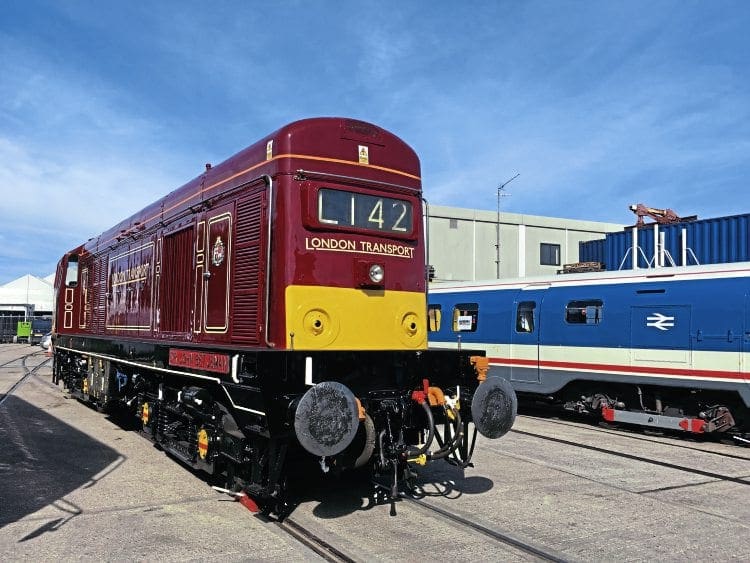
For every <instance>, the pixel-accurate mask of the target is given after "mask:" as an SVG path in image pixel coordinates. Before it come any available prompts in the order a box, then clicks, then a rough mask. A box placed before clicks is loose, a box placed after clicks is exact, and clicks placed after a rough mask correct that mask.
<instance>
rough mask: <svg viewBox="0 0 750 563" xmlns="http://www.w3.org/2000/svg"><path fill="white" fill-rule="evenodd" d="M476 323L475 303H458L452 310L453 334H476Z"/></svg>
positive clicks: (477, 316)
mask: <svg viewBox="0 0 750 563" xmlns="http://www.w3.org/2000/svg"><path fill="white" fill-rule="evenodd" d="M478 322H479V305H478V304H477V303H459V304H458V305H456V306H455V307H454V308H453V332H476V330H477V323H478Z"/></svg>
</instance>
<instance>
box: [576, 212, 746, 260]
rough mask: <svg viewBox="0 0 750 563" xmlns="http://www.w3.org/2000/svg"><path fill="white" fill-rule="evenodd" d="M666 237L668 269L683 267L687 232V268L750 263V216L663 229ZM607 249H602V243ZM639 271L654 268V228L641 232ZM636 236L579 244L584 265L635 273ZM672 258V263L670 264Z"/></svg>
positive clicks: (612, 236) (609, 236)
mask: <svg viewBox="0 0 750 563" xmlns="http://www.w3.org/2000/svg"><path fill="white" fill-rule="evenodd" d="M659 232H660V233H664V248H665V250H666V256H665V266H671V265H672V262H673V263H674V264H675V265H676V266H682V265H683V264H682V239H683V232H684V237H685V244H686V246H687V249H688V251H687V260H686V263H685V264H684V265H694V264H721V263H726V262H746V261H750V213H747V214H744V215H732V216H729V217H716V218H712V219H703V220H700V221H692V222H689V223H674V224H671V225H659ZM602 242H603V245H601V246H600V244H599V243H602ZM638 246H639V251H638V267H639V268H648V267H649V266H653V265H654V248H655V241H654V225H653V224H651V225H648V226H646V227H644V228H641V229H638ZM632 247H633V233H632V229H630V228H628V229H626V230H624V231H618V232H616V233H608V234H607V237H606V239H604V241H587V242H583V243H580V244H579V254H580V256H586V259H585V260H584V259H583V258H581V261H582V262H583V261H597V262H603V263H605V264H606V266H607V269H608V270H617V269H624V270H627V269H631V268H632V267H633V257H632ZM670 258H671V261H670Z"/></svg>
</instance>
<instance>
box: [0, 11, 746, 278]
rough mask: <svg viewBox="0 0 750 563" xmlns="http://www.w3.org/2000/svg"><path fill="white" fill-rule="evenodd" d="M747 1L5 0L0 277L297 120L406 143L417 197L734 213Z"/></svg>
mask: <svg viewBox="0 0 750 563" xmlns="http://www.w3.org/2000/svg"><path fill="white" fill-rule="evenodd" d="M749 30H750V2H744V1H736V2H730V1H721V0H719V1H707V0H706V1H698V2H691V1H685V0H682V1H666V0H650V1H638V0H633V1H604V2H601V1H594V0H591V1H588V2H585V1H563V0H560V1H553V0H546V1H539V2H533V1H529V2H522V1H511V2H505V1H496V2H471V1H465V2H442V1H439V0H432V1H431V2H419V1H414V2H405V1H403V0H401V1H394V2H391V1H382V2H327V1H322V0H319V1H312V0H310V1H306V2H303V1H283V0H278V1H274V2H253V1H249V0H248V1H236V2H231V1H216V2H205V1H203V2H193V1H186V0H182V1H179V2H172V1H161V2H137V1H136V2H125V1H121V2H115V1H109V2H107V1H94V0H92V1H74V0H71V1H65V2H59V1H53V0H50V1H38V0H6V2H4V5H3V10H2V18H0V190H1V191H2V197H0V218H1V219H0V283H4V282H7V281H10V280H12V279H15V278H16V277H18V276H21V275H23V274H26V273H32V274H35V275H39V276H44V275H47V274H49V273H51V272H53V271H54V267H55V264H56V262H57V260H58V258H59V257H60V255H62V254H63V253H64V252H65V251H66V250H68V249H70V248H72V247H74V246H76V245H77V244H79V243H81V242H83V241H85V240H86V239H88V238H90V237H92V236H95V235H96V234H98V233H99V232H101V231H102V230H104V229H106V228H107V227H109V226H111V225H113V224H115V223H116V222H119V221H120V220H121V219H123V218H125V217H127V216H129V215H131V214H132V213H133V212H135V211H137V210H138V209H140V208H141V207H143V206H144V205H146V204H147V203H149V202H151V201H153V200H154V199H156V198H158V197H160V196H161V195H164V194H165V193H167V192H169V191H171V190H172V189H174V188H176V187H178V186H179V185H182V184H183V183H184V182H185V181H187V180H189V179H191V178H193V177H195V176H196V175H198V174H200V172H201V171H202V169H203V165H204V164H205V163H206V162H212V163H217V162H220V161H222V160H224V159H225V158H227V157H229V156H230V155H232V154H234V153H235V152H237V151H238V150H240V149H242V148H244V147H245V146H247V145H249V144H251V143H253V142H254V141H256V140H257V139H259V138H260V137H262V136H264V135H266V134H268V133H270V132H272V131H274V130H276V129H277V128H279V127H280V126H282V125H284V124H286V123H288V122H290V121H294V120H296V119H300V118H304V117H313V116H329V115H330V116H346V117H354V118H357V119H363V120H366V121H370V122H372V123H375V124H378V125H380V126H382V127H385V128H386V129H389V130H391V131H393V132H394V133H396V134H397V135H399V136H400V137H402V138H403V139H404V140H405V141H406V142H408V143H409V144H410V145H411V146H412V147H414V148H415V150H416V151H417V153H418V154H419V155H420V158H421V161H422V177H423V182H424V189H425V195H426V197H427V199H428V200H429V201H430V203H432V204H439V205H449V206H457V207H468V208H477V209H489V210H495V208H496V202H497V199H496V193H497V192H496V188H497V186H498V185H499V184H500V183H502V182H503V181H505V180H507V179H508V178H510V177H511V176H513V175H514V174H516V173H520V176H519V177H518V178H517V179H516V180H515V181H514V182H513V183H512V184H510V185H509V186H508V187H507V191H508V192H509V193H510V194H511V197H507V198H503V200H502V203H501V206H502V210H504V211H511V212H516V213H527V214H533V215H550V216H557V217H568V218H573V219H590V220H599V221H608V222H614V223H631V222H633V220H634V216H633V215H632V214H631V213H630V212H629V211H628V205H630V204H632V203H638V202H643V203H646V204H648V205H650V206H654V207H670V208H672V209H674V210H675V211H677V213H678V214H682V215H693V214H697V215H699V216H700V217H716V216H722V215H730V214H736V213H745V212H750V205H748V197H747V195H746V188H747V186H748V182H747V180H748V178H749V177H750V158H749V157H750V31H749Z"/></svg>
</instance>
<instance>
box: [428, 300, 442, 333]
mask: <svg viewBox="0 0 750 563" xmlns="http://www.w3.org/2000/svg"><path fill="white" fill-rule="evenodd" d="M442 317H443V315H442V312H441V310H440V305H430V306H429V307H428V308H427V328H428V330H429V331H430V332H437V331H439V330H440V321H441V320H442Z"/></svg>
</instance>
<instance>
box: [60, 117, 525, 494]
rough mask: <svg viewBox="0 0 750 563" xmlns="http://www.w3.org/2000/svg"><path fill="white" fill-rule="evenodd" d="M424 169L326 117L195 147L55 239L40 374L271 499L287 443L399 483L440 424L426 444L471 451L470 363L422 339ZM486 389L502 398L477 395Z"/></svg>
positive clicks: (381, 135)
mask: <svg viewBox="0 0 750 563" xmlns="http://www.w3.org/2000/svg"><path fill="white" fill-rule="evenodd" d="M419 174H420V170H419V160H418V158H417V156H416V154H415V153H414V151H413V150H412V149H411V148H410V147H409V146H408V145H406V144H405V143H404V142H403V141H401V140H400V139H399V138H398V137H396V136H395V135H393V134H391V133H388V132H387V131H384V130H383V129H380V128H378V127H376V126H374V125H370V124H368V123H364V122H359V121H354V120H347V119H338V118H318V119H310V120H303V121H299V122H296V123H292V124H290V125H287V126H286V127H283V128H282V129H280V130H278V131H277V132H275V133H274V134H272V135H270V136H268V137H266V138H264V139H262V140H261V141H259V142H258V143H255V144H254V145H252V146H251V147H249V148H247V149H245V150H243V151H241V152H240V153H238V154H237V155H235V156H233V157H231V158H230V159H228V160H227V161H225V162H223V163H221V164H218V165H216V166H209V165H207V166H206V171H205V173H204V174H202V175H201V176H199V177H198V178H196V179H194V180H192V181H190V182H188V183H187V184H185V185H184V186H182V187H180V188H178V189H177V190H175V191H173V192H172V193H170V194H168V195H167V196H165V197H164V198H162V199H160V200H159V201H157V202H155V203H154V204H152V205H150V206H149V207H147V208H145V209H144V210H142V211H140V212H139V213H137V214H135V215H134V216H132V217H130V218H129V219H127V220H125V221H123V222H122V223H120V224H119V225H117V226H115V227H114V228H112V229H110V230H109V231H106V232H105V233H102V234H101V235H100V236H99V237H96V238H94V239H91V240H90V241H89V242H87V243H86V244H84V245H82V246H80V247H78V248H76V249H74V250H72V251H70V252H68V253H67V254H66V255H65V256H64V257H63V259H62V260H61V262H60V265H59V267H58V273H57V279H56V284H55V287H56V291H57V303H56V305H57V309H56V328H55V369H54V373H55V378H56V379H62V380H63V381H64V383H65V385H66V386H67V387H68V388H70V389H71V390H72V392H73V394H74V395H76V396H77V397H79V398H80V399H82V400H85V401H89V402H92V403H94V404H96V405H97V406H99V407H101V408H110V407H112V406H117V407H120V408H125V409H126V410H129V411H130V412H131V413H132V414H134V415H135V416H137V417H138V418H139V419H140V420H141V422H142V427H143V431H144V432H145V433H146V434H147V435H148V436H149V437H150V438H151V439H153V440H154V441H156V442H157V443H159V444H160V446H161V447H163V448H164V449H166V450H167V451H169V452H170V453H172V454H173V455H175V456H176V457H178V458H179V459H181V460H182V461H183V462H185V463H187V464H189V465H191V466H193V467H196V468H198V469H202V470H204V471H207V472H209V473H213V474H220V475H222V476H223V477H224V478H225V479H226V483H227V485H228V486H231V487H241V488H243V489H244V490H245V491H246V492H248V493H250V494H252V495H254V496H256V497H258V498H261V499H266V500H268V499H275V500H273V502H274V503H276V508H278V503H279V502H281V501H280V500H279V499H281V498H282V496H283V495H281V489H282V488H283V483H284V478H283V473H284V469H283V468H284V467H285V461H284V460H285V458H287V457H289V456H296V455H300V453H302V451H303V450H302V449H299V448H297V447H296V446H298V445H301V446H302V448H303V449H304V450H306V451H307V452H309V453H312V454H313V455H315V456H318V457H320V458H322V459H321V464H322V465H324V466H328V465H330V466H331V467H335V468H337V469H345V468H350V467H352V466H360V465H364V464H366V463H374V464H375V465H376V467H375V472H376V473H392V474H393V476H394V477H393V482H394V483H395V482H396V481H399V480H400V476H401V475H409V474H410V472H409V470H408V469H407V467H408V464H409V463H413V462H414V459H415V458H416V457H419V456H423V455H428V454H431V452H429V450H428V448H418V447H415V446H412V445H410V444H415V443H419V442H420V441H421V439H422V437H423V436H424V434H425V432H427V433H428V434H429V435H430V436H433V435H434V433H435V431H436V428H435V427H436V424H443V425H444V426H445V432H447V433H450V435H451V436H452V438H450V437H448V436H447V435H446V439H445V442H442V443H444V444H445V447H442V448H441V450H439V451H438V452H432V453H435V454H437V455H438V457H440V456H442V457H446V456H448V455H450V456H453V457H454V458H455V459H456V460H458V459H461V460H462V461H461V463H468V457H470V451H471V448H470V446H469V445H468V442H467V440H466V439H464V438H463V436H464V435H465V434H464V431H463V428H464V427H463V425H465V424H468V422H469V421H470V420H472V415H471V414H469V413H468V412H467V413H465V414H464V415H463V422H461V417H460V416H458V418H456V415H457V407H456V406H455V405H453V406H451V405H452V403H451V402H450V397H452V396H456V397H458V396H460V397H461V398H462V400H463V401H468V402H469V403H471V402H472V399H473V397H474V396H475V393H474V392H475V390H476V389H477V387H478V385H479V383H480V381H481V380H482V379H483V378H481V377H479V376H480V375H481V373H482V372H481V369H480V370H477V368H475V364H476V363H477V361H478V360H477V359H475V358H473V357H472V356H473V355H472V354H471V353H469V352H461V353H456V352H455V351H450V350H445V351H429V350H427V339H426V332H427V331H426V296H425V295H426V281H425V262H424V233H423V221H422V200H421V182H420V177H419ZM474 356H476V354H474ZM480 364H481V362H480ZM482 391H483V392H482V393H481V394H478V395H479V396H480V398H479V399H477V401H476V402H477V403H479V402H481V403H482V406H481V408H480V407H479V406H477V407H476V408H475V411H476V413H478V415H476V416H481V418H482V420H487V421H489V422H485V423H480V424H479V425H478V427H479V429H480V431H482V432H483V433H485V434H488V435H499V434H500V433H504V431H505V430H507V428H506V426H507V427H508V428H509V425H510V424H512V419H513V416H514V415H515V411H514V408H515V403H514V402H513V401H515V396H514V395H513V394H512V390H510V389H509V388H507V387H505V386H504V385H503V384H502V383H498V382H496V381H494V380H493V381H492V382H490V383H486V384H483V387H482ZM430 393H432V394H433V395H435V396H436V397H438V398H439V400H437V399H436V400H435V401H430V402H429V403H428V405H429V406H428V407H425V406H424V403H425V400H424V398H425V397H426V396H427V395H428V394H430ZM495 395H502V396H503V397H505V398H506V399H507V407H508V408H507V410H506V411H505V412H494V411H493V412H491V413H489V414H487V413H486V412H485V411H486V410H487V409H489V408H490V405H493V404H497V401H494V399H493V397H494V396H495ZM440 397H442V399H440ZM445 397H447V398H448V400H447V401H446V399H445ZM493 401H494V402H493ZM425 408H426V409H427V411H430V412H429V413H428V412H426V411H425ZM473 409H474V407H473ZM432 410H435V413H434V415H433V413H432V412H431V411H432ZM494 410H497V409H494ZM485 415H486V416H485ZM386 429H387V432H385V433H384V431H385V430H386ZM376 434H377V435H378V436H379V440H378V443H377V444H376V443H375V439H374V436H375V435H376ZM459 435H460V436H462V440H463V441H461V440H459V439H458V438H457V436H459ZM428 446H429V444H428ZM422 450H424V451H422ZM449 450H450V451H449ZM326 464H328V465H326Z"/></svg>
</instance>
